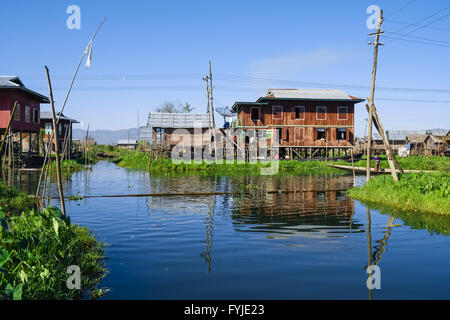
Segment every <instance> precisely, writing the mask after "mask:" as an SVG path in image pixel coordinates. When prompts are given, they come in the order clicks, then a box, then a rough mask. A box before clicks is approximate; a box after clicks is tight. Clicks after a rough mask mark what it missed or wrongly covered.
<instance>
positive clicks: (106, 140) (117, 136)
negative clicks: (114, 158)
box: [72, 128, 138, 144]
mask: <svg viewBox="0 0 450 320" xmlns="http://www.w3.org/2000/svg"><path fill="white" fill-rule="evenodd" d="M72 134H73V139H74V140H83V139H84V138H85V137H86V130H82V129H73V133H72ZM89 136H90V137H92V138H93V139H94V140H95V142H97V144H116V143H117V141H119V140H123V139H125V140H127V139H135V140H137V138H138V128H130V129H122V130H89Z"/></svg>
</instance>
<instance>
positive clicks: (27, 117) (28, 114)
mask: <svg viewBox="0 0 450 320" xmlns="http://www.w3.org/2000/svg"><path fill="white" fill-rule="evenodd" d="M30 121H31V109H30V107H29V106H25V122H30Z"/></svg>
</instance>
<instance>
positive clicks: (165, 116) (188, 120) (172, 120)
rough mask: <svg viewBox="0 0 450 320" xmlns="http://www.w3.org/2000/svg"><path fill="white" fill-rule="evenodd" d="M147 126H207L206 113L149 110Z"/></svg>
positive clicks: (207, 118) (207, 117)
mask: <svg viewBox="0 0 450 320" xmlns="http://www.w3.org/2000/svg"><path fill="white" fill-rule="evenodd" d="M147 127H156V128H185V129H189V128H209V116H208V114H191V113H163V112H150V113H149V115H148V121H147Z"/></svg>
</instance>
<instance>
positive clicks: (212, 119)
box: [209, 61, 216, 141]
mask: <svg viewBox="0 0 450 320" xmlns="http://www.w3.org/2000/svg"><path fill="white" fill-rule="evenodd" d="M209 88H210V89H209V90H210V91H209V99H210V100H211V102H210V108H211V121H212V126H213V129H215V128H216V122H215V121H214V104H213V100H214V98H213V89H214V87H213V83H212V73H211V61H209ZM214 141H215V140H214Z"/></svg>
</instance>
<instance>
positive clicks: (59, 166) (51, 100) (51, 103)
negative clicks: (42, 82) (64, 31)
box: [45, 66, 66, 216]
mask: <svg viewBox="0 0 450 320" xmlns="http://www.w3.org/2000/svg"><path fill="white" fill-rule="evenodd" d="M45 73H46V74H47V84H48V91H49V98H50V106H51V110H52V122H53V123H52V124H53V131H54V133H55V135H54V137H55V159H56V178H57V179H58V191H59V200H60V202H61V211H62V214H63V216H65V215H66V205H65V203H64V194H63V189H62V180H61V164H60V162H59V146H58V144H59V143H58V142H59V141H58V128H57V127H56V123H57V122H56V113H55V105H54V101H53V91H52V83H51V81H50V74H49V71H48V68H47V66H45ZM50 146H51V144H50Z"/></svg>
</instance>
